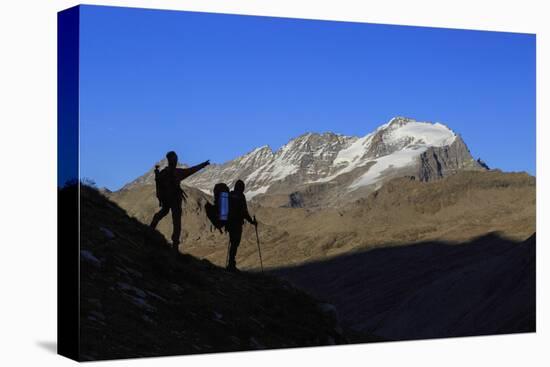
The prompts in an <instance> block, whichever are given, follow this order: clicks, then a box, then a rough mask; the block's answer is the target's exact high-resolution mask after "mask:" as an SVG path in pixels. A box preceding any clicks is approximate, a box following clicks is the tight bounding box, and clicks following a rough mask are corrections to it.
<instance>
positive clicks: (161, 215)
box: [150, 206, 170, 229]
mask: <svg viewBox="0 0 550 367" xmlns="http://www.w3.org/2000/svg"><path fill="white" fill-rule="evenodd" d="M168 211H170V208H168V207H166V206H163V207H162V208H160V210H159V211H158V212H157V213H155V215H153V220H152V221H151V225H150V226H151V228H153V229H155V228H157V225H158V224H159V222H160V220H161V219H162V218H164V217H165V216H166V214H168Z"/></svg>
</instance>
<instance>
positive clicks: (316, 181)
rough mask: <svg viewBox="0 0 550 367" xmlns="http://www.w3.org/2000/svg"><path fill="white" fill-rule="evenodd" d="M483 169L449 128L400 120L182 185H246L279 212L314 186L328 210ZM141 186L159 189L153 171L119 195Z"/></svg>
mask: <svg viewBox="0 0 550 367" xmlns="http://www.w3.org/2000/svg"><path fill="white" fill-rule="evenodd" d="M160 164H161V166H162V165H164V164H165V163H164V161H161V163H160ZM484 169H485V168H484V167H483V166H482V164H480V163H479V162H478V161H476V160H474V159H473V158H472V155H471V154H470V152H469V150H468V148H467V146H466V144H465V143H464V141H463V140H462V138H461V137H460V136H459V135H457V134H456V133H455V132H453V131H452V130H451V129H450V128H448V127H447V126H445V125H443V124H440V123H435V124H432V123H428V122H418V121H416V120H414V119H410V118H405V117H396V118H393V119H391V120H390V121H389V122H388V123H386V124H383V125H381V126H380V127H378V128H377V129H376V130H375V131H374V132H372V133H370V134H367V135H366V136H364V137H355V136H344V135H339V134H335V133H331V132H328V133H322V134H319V133H306V134H303V135H300V136H299V137H297V138H294V139H291V140H290V141H289V142H288V143H287V144H285V145H284V146H282V147H281V148H280V149H278V150H276V151H273V150H271V148H270V147H268V146H267V145H264V146H261V147H259V148H256V149H254V150H253V151H251V152H249V153H247V154H245V155H243V156H240V157H237V158H235V159H233V160H231V161H229V162H226V163H223V164H212V165H210V166H209V167H207V168H206V169H204V170H202V171H201V172H198V173H196V174H195V175H193V176H191V177H189V178H188V179H187V180H186V181H185V184H186V185H188V186H192V187H195V188H198V189H199V190H201V191H203V192H205V193H209V194H210V193H211V190H212V187H213V185H214V184H215V183H217V182H226V183H228V184H230V185H231V184H232V183H234V182H235V181H236V180H237V179H242V180H244V181H245V182H246V184H247V191H246V195H247V197H248V199H252V198H256V197H258V199H259V198H260V197H262V196H264V197H266V196H267V197H268V198H267V200H266V198H263V199H260V200H264V204H269V203H270V202H273V203H275V205H281V204H283V205H284V204H285V203H287V204H289V205H290V195H291V194H293V193H298V194H299V193H300V192H301V191H304V190H307V189H310V188H311V186H316V185H317V186H322V187H323V191H328V192H325V196H326V197H327V198H328V199H327V200H325V201H324V202H323V203H320V204H322V205H327V206H331V205H337V203H341V202H349V201H351V200H355V199H357V198H360V197H362V196H364V195H365V194H367V193H370V192H372V191H374V190H375V189H377V188H379V187H380V186H381V184H382V183H383V182H386V181H387V180H389V179H391V178H394V177H398V176H404V175H409V176H413V177H415V178H417V179H419V180H421V181H430V180H434V179H439V178H441V177H445V176H447V175H449V174H452V173H455V172H456V171H457V170H484ZM144 184H154V174H153V170H152V169H151V170H150V171H148V172H147V173H145V174H144V175H143V176H141V177H139V178H137V179H136V180H134V181H132V182H130V183H129V184H127V185H126V186H124V187H123V189H122V190H126V189H129V188H132V187H134V186H136V185H144ZM310 191H311V190H310ZM281 200H282V202H281Z"/></svg>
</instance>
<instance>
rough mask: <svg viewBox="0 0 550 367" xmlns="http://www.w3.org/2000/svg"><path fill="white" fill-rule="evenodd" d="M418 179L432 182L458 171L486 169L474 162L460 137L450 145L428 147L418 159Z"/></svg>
mask: <svg viewBox="0 0 550 367" xmlns="http://www.w3.org/2000/svg"><path fill="white" fill-rule="evenodd" d="M419 161H420V164H419V169H418V178H419V179H420V180H421V181H433V180H437V179H440V178H442V177H445V176H448V175H450V174H453V173H456V172H457V171H458V170H483V169H487V168H486V167H484V166H482V165H481V164H480V163H479V162H478V161H475V160H474V159H473V158H472V155H471V154H470V151H469V150H468V147H467V146H466V144H465V143H464V141H463V140H462V138H461V137H460V136H457V137H456V139H455V141H454V142H453V143H452V144H451V145H446V146H442V147H429V148H428V149H427V150H426V151H425V152H424V153H422V154H420V157H419Z"/></svg>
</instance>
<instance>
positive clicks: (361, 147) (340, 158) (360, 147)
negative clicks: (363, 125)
mask: <svg viewBox="0 0 550 367" xmlns="http://www.w3.org/2000/svg"><path fill="white" fill-rule="evenodd" d="M372 136H373V134H368V135H366V136H364V137H362V138H359V139H357V140H355V141H354V142H353V143H351V145H350V146H349V147H347V148H346V149H342V150H341V151H340V152H338V155H337V156H336V158H335V159H334V161H333V164H343V163H352V162H354V161H356V160H358V159H359V158H361V156H363V154H365V152H366V151H368V147H369V144H370V141H371V140H372Z"/></svg>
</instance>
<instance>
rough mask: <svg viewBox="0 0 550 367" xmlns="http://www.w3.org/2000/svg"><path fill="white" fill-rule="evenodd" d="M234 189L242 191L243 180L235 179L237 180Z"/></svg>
mask: <svg viewBox="0 0 550 367" xmlns="http://www.w3.org/2000/svg"><path fill="white" fill-rule="evenodd" d="M234 190H235V191H236V192H244V182H243V180H237V182H235V188H234Z"/></svg>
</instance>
